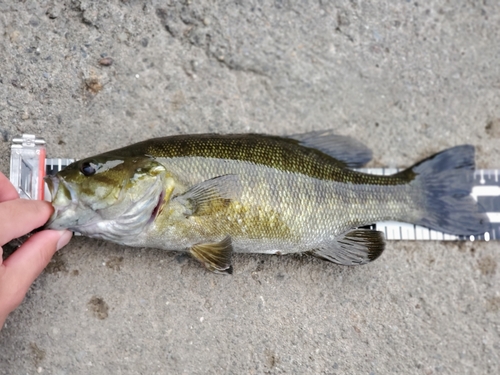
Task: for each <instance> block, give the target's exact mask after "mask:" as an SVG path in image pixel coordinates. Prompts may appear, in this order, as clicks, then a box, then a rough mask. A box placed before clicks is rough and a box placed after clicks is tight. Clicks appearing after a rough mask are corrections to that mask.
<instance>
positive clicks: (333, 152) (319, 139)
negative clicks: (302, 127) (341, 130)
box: [287, 130, 372, 168]
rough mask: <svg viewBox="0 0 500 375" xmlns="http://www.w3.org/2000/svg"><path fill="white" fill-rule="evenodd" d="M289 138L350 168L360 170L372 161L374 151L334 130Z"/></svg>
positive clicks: (290, 136) (295, 135) (294, 135)
mask: <svg viewBox="0 0 500 375" xmlns="http://www.w3.org/2000/svg"><path fill="white" fill-rule="evenodd" d="M287 137H288V138H292V139H295V140H297V141H299V142H300V144H301V145H302V146H305V147H309V148H314V149H316V150H319V151H321V152H323V153H325V154H327V155H329V156H331V157H332V158H335V159H337V160H339V161H341V162H343V163H344V164H345V165H346V167H349V168H360V167H362V166H363V165H365V164H366V163H368V162H369V161H370V160H371V159H372V151H371V150H370V149H369V148H368V147H366V146H365V145H364V144H362V143H361V142H360V141H358V140H356V139H354V138H351V137H347V136H345V135H338V134H333V131H332V130H320V131H312V132H308V133H302V134H293V135H289V136H287Z"/></svg>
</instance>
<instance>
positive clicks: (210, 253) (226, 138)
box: [46, 131, 490, 273]
mask: <svg viewBox="0 0 500 375" xmlns="http://www.w3.org/2000/svg"><path fill="white" fill-rule="evenodd" d="M370 159H371V151H370V150H369V149H368V148H367V147H366V146H364V145H363V144H361V143H360V142H358V141H356V140H354V139H352V138H349V137H345V136H339V135H335V134H333V133H332V132H331V131H316V132H310V133H305V134H297V135H293V136H289V137H278V136H269V135H260V134H229V135H218V134H196V135H177V136H170V137H165V138H157V139H151V140H147V141H143V142H139V143H136V144H134V145H131V146H128V147H124V148H120V149H117V150H113V151H109V152H106V153H103V154H100V155H97V156H93V157H90V158H86V159H82V160H79V161H77V162H74V163H72V164H71V165H69V166H68V167H66V168H65V169H63V170H62V171H60V172H59V173H57V175H56V176H48V177H46V182H47V184H48V186H49V190H50V192H51V195H52V205H53V206H54V209H55V211H54V214H53V216H52V217H51V219H50V220H49V222H48V223H47V225H46V226H47V227H48V228H51V229H63V228H64V229H69V230H72V231H75V232H79V233H81V234H83V235H85V236H89V237H93V238H100V239H105V240H109V241H113V242H116V243H119V244H123V245H128V246H137V247H153V248H160V249H165V250H180V251H188V252H189V253H190V254H191V255H192V256H193V257H194V258H196V259H198V260H199V261H200V262H202V263H203V264H204V265H205V266H206V267H207V268H208V269H209V270H211V271H214V272H218V273H223V272H227V273H230V272H232V267H231V254H232V252H233V251H235V252H243V253H265V254H289V253H296V252H308V253H311V254H313V255H315V256H318V257H320V258H323V259H326V260H329V261H332V262H335V263H339V264H344V265H356V264H365V263H368V262H370V261H372V260H374V259H376V258H377V257H378V256H379V255H380V254H381V253H382V251H383V250H384V247H385V241H384V236H383V234H382V233H381V232H378V231H373V230H367V229H362V228H360V227H362V226H366V225H369V224H372V223H374V222H378V221H384V220H395V221H400V222H407V223H412V224H418V225H423V226H426V227H429V228H431V229H434V230H438V231H442V232H445V233H450V234H457V235H472V234H479V233H484V232H485V231H487V230H488V229H489V226H490V224H489V221H488V218H487V216H486V214H485V213H484V212H483V209H482V208H481V207H480V206H479V205H478V204H477V203H476V202H475V201H474V200H473V199H472V197H471V196H470V195H469V194H470V191H471V188H472V181H473V179H472V174H473V172H474V147H473V146H470V145H462V146H457V147H453V148H450V149H448V150H445V151H442V152H440V153H438V154H435V155H433V156H431V157H429V158H427V159H425V160H423V161H421V162H419V163H417V164H415V165H414V166H412V167H410V168H408V169H406V170H404V171H402V172H399V173H396V174H394V175H392V176H376V175H370V174H364V173H360V172H357V171H354V170H352V168H359V167H361V166H363V165H364V164H366V163H367V162H368V161H369V160H370Z"/></svg>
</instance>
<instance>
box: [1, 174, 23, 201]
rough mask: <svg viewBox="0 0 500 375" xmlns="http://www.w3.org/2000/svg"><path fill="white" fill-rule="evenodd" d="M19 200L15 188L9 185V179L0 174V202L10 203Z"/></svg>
mask: <svg viewBox="0 0 500 375" xmlns="http://www.w3.org/2000/svg"><path fill="white" fill-rule="evenodd" d="M17 198H19V194H18V193H17V191H16V188H15V187H14V186H13V185H12V184H11V183H10V181H9V179H8V178H7V177H6V176H4V175H3V174H2V173H0V202H4V201H10V200H12V199H17Z"/></svg>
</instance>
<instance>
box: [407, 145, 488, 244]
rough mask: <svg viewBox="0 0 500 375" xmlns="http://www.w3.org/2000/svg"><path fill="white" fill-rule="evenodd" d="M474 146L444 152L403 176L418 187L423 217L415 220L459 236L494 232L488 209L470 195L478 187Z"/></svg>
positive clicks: (410, 169) (422, 162) (409, 169)
mask: <svg viewBox="0 0 500 375" xmlns="http://www.w3.org/2000/svg"><path fill="white" fill-rule="evenodd" d="M474 169H475V161H474V146H471V145H462V146H456V147H453V148H450V149H447V150H444V151H442V152H440V153H438V154H435V155H433V156H431V157H429V158H427V159H425V160H423V161H421V162H419V163H417V164H415V165H414V166H413V167H410V168H408V169H406V170H404V171H402V172H400V173H399V175H400V176H401V177H403V178H407V179H410V180H413V181H412V182H411V184H414V185H416V186H417V187H418V189H419V190H420V191H422V194H420V202H419V205H420V208H419V212H422V213H423V214H422V217H420V218H417V219H416V220H412V222H413V223H414V224H418V225H422V226H425V227H428V228H431V229H434V230H438V231H441V232H445V233H449V234H455V235H475V234H483V233H485V232H486V231H488V230H489V229H490V222H489V220H488V216H487V215H486V213H485V210H484V209H483V208H482V206H481V205H479V204H478V203H477V202H476V201H475V200H474V199H473V198H472V196H471V195H470V193H471V189H472V186H473V184H474Z"/></svg>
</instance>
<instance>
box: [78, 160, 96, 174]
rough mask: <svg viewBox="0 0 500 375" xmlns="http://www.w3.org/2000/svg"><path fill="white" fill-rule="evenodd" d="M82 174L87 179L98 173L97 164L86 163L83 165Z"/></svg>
mask: <svg viewBox="0 0 500 375" xmlns="http://www.w3.org/2000/svg"><path fill="white" fill-rule="evenodd" d="M80 172H82V173H83V175H84V176H87V177H89V176H92V175H94V174H95V172H96V169H95V164H94V163H90V162H88V161H86V162H85V163H83V164H82V165H81V167H80Z"/></svg>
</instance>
